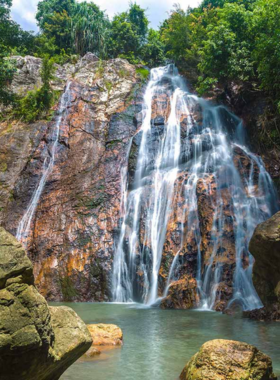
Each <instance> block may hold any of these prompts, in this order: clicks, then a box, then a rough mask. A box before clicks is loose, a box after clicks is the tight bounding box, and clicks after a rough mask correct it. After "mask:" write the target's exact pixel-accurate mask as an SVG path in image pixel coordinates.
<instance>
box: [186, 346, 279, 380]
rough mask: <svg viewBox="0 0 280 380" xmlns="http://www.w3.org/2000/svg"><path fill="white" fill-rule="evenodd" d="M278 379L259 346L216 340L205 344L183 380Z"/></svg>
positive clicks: (188, 365) (192, 359) (268, 359)
mask: <svg viewBox="0 0 280 380" xmlns="http://www.w3.org/2000/svg"><path fill="white" fill-rule="evenodd" d="M241 379H242V380H276V379H277V378H276V377H275V375H274V374H273V370H272V362H271V359H270V358H269V357H268V356H267V355H265V354H263V353H262V352H261V351H259V350H258V349H257V348H256V347H254V346H251V345H250V344H247V343H242V342H235V341H232V340H223V339H216V340H211V341H209V342H206V343H204V344H203V346H202V347H201V348H200V350H199V352H198V353H197V354H195V355H194V356H193V357H192V358H191V360H190V361H189V362H188V364H187V365H186V366H185V368H184V369H183V372H182V373H181V375H180V380H241Z"/></svg>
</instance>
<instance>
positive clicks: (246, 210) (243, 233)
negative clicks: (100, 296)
mask: <svg viewBox="0 0 280 380" xmlns="http://www.w3.org/2000/svg"><path fill="white" fill-rule="evenodd" d="M142 113H143V117H142V120H143V122H142V126H141V128H140V130H139V131H138V132H137V134H136V136H134V138H133V141H132V143H131V146H130V150H131V151H132V150H134V153H135V150H136V151H137V163H136V165H134V169H133V170H132V169H131V164H130V152H128V156H127V165H125V166H124V169H123V170H124V171H123V173H122V183H123V186H122V187H123V188H122V225H121V229H120V235H119V239H118V243H117V246H116V253H115V258H114V271H113V289H112V293H113V299H114V301H116V302H141V303H145V304H148V305H152V304H155V303H156V302H157V301H158V300H160V299H162V298H163V297H166V296H167V294H168V290H169V287H170V285H171V284H172V283H173V282H174V281H176V280H178V279H180V278H181V277H182V276H184V275H185V274H186V273H185V272H186V269H185V268H186V265H185V264H186V263H185V262H184V255H183V251H184V250H185V251H186V252H187V254H188V246H189V244H190V242H191V244H192V248H191V249H192V250H193V249H194V250H195V260H192V263H191V264H190V266H191V265H192V270H190V273H187V274H188V275H192V276H193V277H194V278H195V280H196V283H197V295H198V298H199V300H200V301H199V302H200V305H197V306H199V307H202V308H204V309H214V308H215V305H216V304H217V302H219V300H220V297H221V283H225V282H226V281H228V283H229V284H232V285H231V286H232V294H231V299H230V300H228V304H227V306H230V305H231V304H234V303H237V304H238V305H240V306H241V307H242V308H243V309H245V310H248V309H254V308H259V307H261V302H260V300H259V297H258V295H257V293H256V291H255V289H254V287H253V284H252V265H253V258H252V256H251V255H250V253H249V250H248V246H249V241H250V238H251V236H252V234H253V231H254V228H255V227H256V225H257V224H258V223H260V222H262V221H263V220H265V219H267V218H268V217H269V216H270V215H271V214H272V213H273V212H274V211H276V210H275V209H274V208H275V205H276V204H277V201H276V199H277V196H276V192H275V190H274V186H273V183H272V180H271V178H270V176H269V174H268V173H267V172H266V170H265V167H264V165H263V163H262V161H261V159H260V158H259V157H257V156H255V155H254V154H252V153H251V152H250V151H249V149H248V148H247V147H246V146H245V136H244V130H243V126H242V122H241V120H240V119H239V118H237V117H236V116H235V115H233V114H232V113H230V112H229V111H228V110H227V109H226V108H225V107H223V106H213V105H212V104H211V103H209V102H207V101H205V100H204V99H201V98H198V97H197V96H195V95H193V94H190V93H189V92H188V91H187V88H186V86H185V83H184V81H183V80H182V79H181V77H180V76H179V75H178V72H177V69H176V68H175V67H174V65H168V66H166V67H160V68H156V69H153V70H152V71H151V77H150V81H149V83H148V85H147V88H146V91H145V95H144V105H143V111H142ZM199 188H200V189H202V190H201V194H203V197H204V198H203V199H210V201H209V203H208V208H209V209H211V210H212V211H211V215H210V216H211V221H210V222H211V223H210V222H209V223H208V225H209V226H211V228H209V231H208V230H207V233H205V232H203V225H202V224H204V221H203V219H202V215H201V214H202V213H201V206H200V203H201V199H202V197H200V198H199V199H198V196H199V192H198V189H199ZM178 197H181V198H182V197H183V202H181V201H180V202H178V201H176V199H179V198H178ZM176 202H177V203H176ZM175 213H177V214H179V213H180V215H181V216H180V218H181V222H180V223H177V224H178V234H179V236H180V239H179V240H180V241H179V243H178V244H177V249H176V251H174V252H173V253H172V260H171V262H170V261H169V263H168V268H167V273H168V275H167V276H166V275H165V276H163V275H162V272H164V271H166V268H165V267H164V265H165V266H166V262H165V261H164V257H163V252H164V250H165V249H166V248H165V244H166V242H167V234H168V228H169V222H170V223H171V222H172V218H173V216H174V214H175ZM205 236H207V239H208V240H207V243H205ZM229 241H230V242H229ZM193 247H194V248H193ZM225 258H226V260H227V261H228V263H225ZM227 271H232V273H231V276H232V279H231V280H228V277H229V275H228V274H227Z"/></svg>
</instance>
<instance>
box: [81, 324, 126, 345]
mask: <svg viewBox="0 0 280 380" xmlns="http://www.w3.org/2000/svg"><path fill="white" fill-rule="evenodd" d="M87 328H88V330H89V332H90V334H91V337H92V346H121V345H122V344H123V333H122V330H121V329H120V328H119V327H118V326H116V325H107V324H103V323H99V324H97V325H87Z"/></svg>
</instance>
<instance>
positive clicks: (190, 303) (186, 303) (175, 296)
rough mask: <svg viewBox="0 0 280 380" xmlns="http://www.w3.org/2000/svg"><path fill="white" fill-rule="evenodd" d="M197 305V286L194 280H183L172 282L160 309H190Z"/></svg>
mask: <svg viewBox="0 0 280 380" xmlns="http://www.w3.org/2000/svg"><path fill="white" fill-rule="evenodd" d="M198 303H199V298H198V295H197V284H196V280H195V279H194V278H191V277H190V278H184V279H181V280H178V281H175V282H173V283H172V284H171V285H170V287H169V289H168V294H167V297H166V298H164V299H163V300H162V301H161V304H160V307H161V308H162V309H192V308H194V307H196V306H197V305H198Z"/></svg>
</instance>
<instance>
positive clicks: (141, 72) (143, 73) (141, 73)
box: [136, 67, 150, 81]
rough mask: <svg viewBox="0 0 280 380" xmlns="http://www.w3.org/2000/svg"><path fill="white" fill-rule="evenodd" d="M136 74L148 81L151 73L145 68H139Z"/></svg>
mask: <svg viewBox="0 0 280 380" xmlns="http://www.w3.org/2000/svg"><path fill="white" fill-rule="evenodd" d="M136 74H137V75H138V76H139V77H140V78H141V79H142V80H143V81H146V80H147V79H148V78H149V75H150V71H149V70H147V69H145V68H144V67H138V68H137V69H136Z"/></svg>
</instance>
